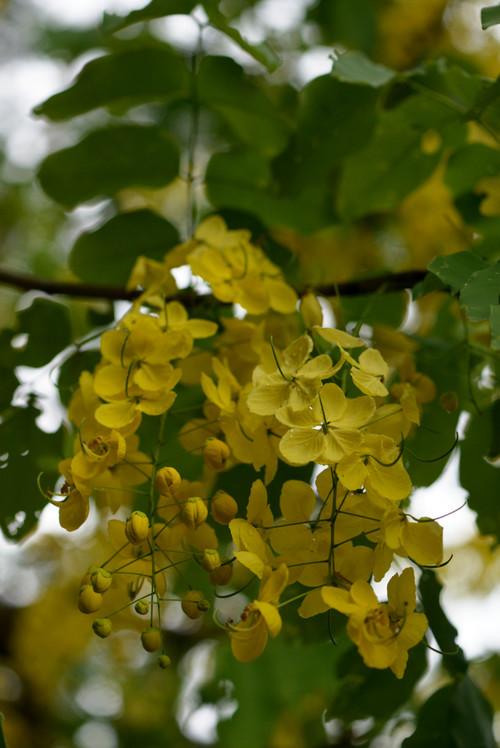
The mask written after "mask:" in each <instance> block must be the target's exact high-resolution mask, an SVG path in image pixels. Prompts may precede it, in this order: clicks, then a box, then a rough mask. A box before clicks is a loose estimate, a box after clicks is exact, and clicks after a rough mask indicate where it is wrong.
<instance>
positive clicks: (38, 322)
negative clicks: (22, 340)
mask: <svg viewBox="0 0 500 748" xmlns="http://www.w3.org/2000/svg"><path fill="white" fill-rule="evenodd" d="M18 318H19V327H18V330H17V332H18V333H26V334H27V335H28V341H27V343H26V345H25V346H24V348H23V349H22V350H20V351H19V354H18V357H17V360H16V365H18V366H33V367H39V366H45V364H48V363H49V362H50V361H52V359H53V358H54V356H56V355H57V354H58V353H60V352H61V351H62V350H63V349H64V348H66V346H67V345H69V344H70V343H71V324H70V321H69V314H68V308H67V307H66V306H64V304H60V303H59V302H57V301H50V299H35V300H34V301H33V303H32V304H31V306H30V307H28V309H23V311H22V312H19V315H18Z"/></svg>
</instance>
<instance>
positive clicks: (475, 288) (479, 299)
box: [460, 262, 500, 322]
mask: <svg viewBox="0 0 500 748" xmlns="http://www.w3.org/2000/svg"><path fill="white" fill-rule="evenodd" d="M499 302H500V262H497V263H495V264H494V265H490V266H489V267H487V268H486V269H484V270H477V271H476V272H475V273H473V274H472V275H471V277H470V278H469V280H468V281H467V283H466V284H465V286H464V287H463V289H462V291H461V293H460V306H461V307H465V311H466V313H467V316H468V318H469V319H470V320H471V322H480V321H481V320H485V319H489V317H490V312H491V307H492V306H496V305H497V304H498V303H499Z"/></svg>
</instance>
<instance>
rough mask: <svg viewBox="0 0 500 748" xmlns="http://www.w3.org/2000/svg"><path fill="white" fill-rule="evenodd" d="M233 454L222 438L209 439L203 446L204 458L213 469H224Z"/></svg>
mask: <svg viewBox="0 0 500 748" xmlns="http://www.w3.org/2000/svg"><path fill="white" fill-rule="evenodd" d="M230 455H231V450H230V449H229V447H228V446H227V444H226V443H225V442H222V441H221V440H220V439H207V443H206V444H205V446H204V447H203V459H204V460H205V462H206V464H207V465H208V466H209V467H211V468H212V470H217V471H219V470H224V468H225V467H226V463H227V461H228V459H229V457H230Z"/></svg>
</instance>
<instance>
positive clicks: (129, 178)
mask: <svg viewBox="0 0 500 748" xmlns="http://www.w3.org/2000/svg"><path fill="white" fill-rule="evenodd" d="M178 172H179V149H178V147H177V145H176V144H175V143H174V142H173V141H172V140H171V138H170V136H169V135H168V134H167V133H166V132H165V130H163V129H162V128H160V127H153V126H151V127H146V126H141V125H119V126H115V127H107V128H104V129H101V130H94V131H93V132H91V133H89V134H88V135H86V136H85V137H84V138H83V140H81V141H80V142H79V143H78V144H77V145H75V146H72V147H71V148H65V149H64V150H62V151H57V152H56V153H52V154H51V155H50V156H48V157H47V158H46V159H45V161H44V162H43V163H42V165H41V167H40V170H39V172H38V178H39V180H40V183H41V185H42V187H43V189H44V190H45V192H46V193H47V194H48V195H49V197H52V198H53V199H54V200H57V201H58V202H60V203H62V204H63V205H67V206H69V207H74V206H75V205H77V204H78V203H82V202H85V201H87V200H90V199H92V198H95V197H102V196H113V195H114V194H115V193H116V192H117V191H118V190H120V189H123V188H125V187H139V186H141V187H163V186H165V185H166V184H169V183H170V182H171V181H172V180H173V179H174V178H175V177H176V176H177V174H178Z"/></svg>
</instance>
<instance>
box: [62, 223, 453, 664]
mask: <svg viewBox="0 0 500 748" xmlns="http://www.w3.org/2000/svg"><path fill="white" fill-rule="evenodd" d="M181 264H189V265H190V267H191V269H192V271H193V273H194V274H196V275H198V276H201V277H202V278H203V279H204V280H205V281H207V282H208V283H210V285H211V288H212V291H213V295H214V297H215V298H216V299H218V300H220V301H222V302H226V303H237V304H239V305H240V306H241V307H243V309H244V310H245V311H246V313H247V316H245V318H244V319H237V318H234V317H231V316H228V314H227V309H226V311H225V313H224V315H223V316H221V317H220V319H219V320H218V322H217V323H216V322H214V321H213V319H206V318H203V317H200V318H198V317H190V316H189V315H188V312H187V310H186V308H185V307H184V306H182V305H181V304H180V303H179V302H178V301H175V300H169V298H170V299H171V296H172V294H173V293H174V292H175V283H174V280H173V277H172V274H171V272H170V271H171V269H172V268H173V267H175V266H176V265H181ZM131 283H133V284H138V285H140V286H141V289H142V293H141V295H140V297H139V299H138V300H137V301H136V302H135V303H134V304H133V305H132V308H131V309H130V311H129V312H128V313H127V314H126V315H125V316H124V317H123V318H122V319H121V320H120V321H119V322H118V324H117V325H116V327H115V328H114V329H112V330H108V331H107V332H105V333H104V334H103V335H102V338H101V356H102V358H101V361H100V363H99V365H98V366H97V367H96V369H95V371H94V372H92V373H91V372H87V371H86V372H83V373H82V375H81V377H80V381H79V387H78V389H77V390H76V392H75V393H74V395H73V397H72V400H71V403H70V406H69V410H68V417H69V419H70V421H71V422H72V423H73V424H74V425H75V430H76V436H75V439H74V445H73V455H72V456H71V457H68V458H67V459H65V460H63V462H62V463H61V465H60V472H61V475H62V480H63V483H62V486H61V487H60V489H59V491H58V494H59V498H54V497H55V494H51V496H49V501H51V502H52V503H53V504H55V505H56V506H58V508H59V518H60V523H61V525H62V526H63V527H64V528H66V529H67V530H69V531H72V530H75V529H77V528H78V527H80V525H82V524H83V522H85V520H86V518H87V515H88V512H89V501H90V497H91V495H93V496H94V497H95V499H96V501H97V503H98V505H99V506H100V507H101V508H102V510H103V513H104V512H105V511H107V512H108V513H111V514H114V513H116V512H118V511H119V510H120V511H123V509H121V507H122V506H123V507H124V508H125V511H124V514H123V517H122V518H113V519H110V520H109V521H108V536H109V555H108V558H107V559H105V560H103V561H101V562H100V563H99V565H93V566H91V567H90V568H89V570H88V572H87V574H86V575H85V577H84V579H83V581H82V587H81V590H80V595H79V601H78V604H79V608H80V610H81V611H82V612H84V613H95V612H97V611H98V610H101V607H102V606H103V605H104V604H105V600H106V594H107V592H108V590H110V589H118V590H123V592H124V593H125V594H126V595H128V602H127V603H126V605H125V606H124V607H125V608H128V607H133V608H134V610H135V613H137V614H138V615H139V616H143V615H148V616H149V626H148V627H147V628H145V629H144V630H143V631H142V635H141V641H142V645H143V647H144V648H145V649H146V650H147V651H156V650H158V649H160V648H162V646H163V638H164V637H163V630H162V617H161V616H162V610H163V608H164V606H165V605H172V604H174V605H175V604H180V605H181V608H182V610H183V612H184V614H185V615H186V616H187V617H188V618H191V619H196V618H199V617H201V616H202V615H203V613H204V612H205V611H207V610H208V609H209V608H210V602H209V600H208V598H210V597H211V594H213V593H211V592H210V589H214V588H215V589H216V588H217V586H219V585H225V584H229V583H231V580H232V577H233V572H236V571H237V570H238V573H236V574H235V577H236V578H238V577H239V578H240V579H241V577H242V574H244V573H246V574H247V576H250V578H251V575H254V576H255V577H257V578H258V579H260V589H259V592H258V595H257V598H256V599H254V600H253V601H249V602H248V604H247V605H246V606H245V608H244V610H243V612H242V614H241V620H240V621H239V622H237V623H236V624H235V623H234V622H233V621H232V620H228V622H227V624H226V626H225V628H226V630H227V631H228V633H229V635H230V637H231V646H232V651H233V653H234V655H235V657H236V658H237V659H238V660H240V661H242V662H248V661H250V660H253V659H255V658H256V657H258V656H259V654H260V653H261V652H262V651H263V649H264V647H265V646H266V642H267V639H268V635H269V634H270V635H271V636H272V637H274V636H277V634H278V633H279V632H280V630H281V627H282V620H281V615H280V612H279V609H280V608H281V607H282V606H283V605H285V604H288V603H291V602H292V600H297V599H299V600H300V601H301V604H300V608H299V615H300V616H302V617H303V618H307V617H310V616H313V615H318V614H321V613H324V612H325V611H328V610H330V609H335V610H337V611H340V612H341V613H343V614H345V615H346V616H348V623H347V633H348V635H349V636H350V638H351V639H352V640H353V642H354V643H355V644H356V645H357V646H358V649H359V652H360V654H361V656H362V657H363V660H364V661H365V663H366V664H367V665H368V666H371V667H375V668H387V667H390V668H391V669H392V670H393V672H394V673H395V674H396V676H397V677H402V675H403V672H404V669H405V666H406V660H407V657H408V654H407V653H408V649H409V648H411V647H413V646H414V645H415V644H417V643H418V642H419V641H420V640H421V639H422V637H423V635H424V633H425V630H426V627H427V621H426V618H425V616H424V615H423V614H422V613H417V612H415V605H416V594H415V579H414V572H413V568H411V567H409V566H407V567H406V568H405V569H404V570H403V571H402V573H400V574H396V575H394V576H392V578H391V579H390V581H389V583H388V602H387V603H379V602H378V600H377V598H376V596H375V593H374V591H373V589H372V588H371V586H370V584H369V581H370V580H371V579H374V580H375V581H380V580H381V579H382V578H383V577H384V576H385V575H386V574H387V572H388V571H389V570H390V568H391V565H392V564H393V561H394V558H395V557H398V558H399V559H409V560H410V561H412V562H413V563H414V564H417V565H424V566H425V565H430V566H433V565H437V564H439V563H440V562H441V560H442V529H441V527H440V526H439V525H438V523H437V522H436V521H435V520H433V519H431V518H427V517H424V518H420V519H416V518H414V517H413V516H412V515H410V514H409V513H408V512H407V511H405V508H406V504H405V502H406V500H407V498H408V497H409V495H410V492H411V489H412V483H411V479H410V476H409V475H408V473H407V471H406V469H405V466H404V463H403V453H404V440H405V438H406V437H407V436H408V434H409V433H410V432H411V431H412V430H413V429H415V428H416V427H417V426H418V424H419V422H420V415H421V411H422V405H423V404H425V402H428V401H429V400H430V399H432V398H433V397H434V396H435V392H434V390H433V384H432V382H431V381H430V380H428V379H427V378H426V377H424V376H423V375H420V374H419V373H418V372H416V370H415V367H414V365H413V361H412V359H411V356H410V355H409V354H406V355H405V356H403V357H402V359H401V361H399V363H398V365H392V364H391V365H389V363H388V362H386V360H385V359H384V357H383V356H382V354H381V352H380V351H379V350H378V349H377V348H376V347H367V346H366V342H365V340H363V339H362V338H360V337H359V336H358V335H357V334H356V333H355V332H354V333H353V334H350V333H348V332H346V331H345V330H341V329H335V328H333V327H329V326H326V325H324V324H323V315H322V311H321V307H320V304H319V302H318V300H317V298H316V297H315V296H314V294H313V293H308V294H306V295H305V296H303V298H302V299H301V301H300V305H299V310H298V312H297V310H296V306H297V295H296V293H295V291H294V290H293V289H292V288H291V287H290V286H289V285H288V284H287V282H286V281H285V279H284V277H283V274H282V273H281V271H280V270H279V268H277V267H276V266H275V265H274V264H273V263H272V262H271V261H270V260H269V259H268V258H267V257H266V256H265V254H264V253H263V251H262V250H261V249H260V248H259V247H257V246H255V245H254V244H252V242H251V241H250V234H249V232H247V231H244V230H239V231H232V230H229V229H228V228H227V226H226V225H225V223H224V221H223V220H222V219H221V218H220V217H218V216H213V217H211V218H209V219H207V220H206V221H204V222H203V223H202V224H200V226H199V227H198V229H197V230H196V232H195V234H194V237H193V238H192V239H191V240H189V241H188V242H186V243H185V244H182V245H179V247H177V248H175V249H174V250H173V251H171V252H170V253H168V255H167V256H166V258H165V262H164V263H155V262H153V261H150V260H146V259H145V258H141V259H140V260H139V261H138V263H137V265H136V267H135V268H134V271H133V273H132V278H131ZM205 308H206V307H205ZM212 316H213V313H212ZM197 341H201V343H197ZM197 346H201V347H197ZM193 362H194V365H190V363H193ZM185 381H189V384H193V383H195V384H197V385H198V392H199V394H200V397H201V398H204V401H202V402H200V400H198V401H197V403H196V404H195V406H194V408H195V409H196V410H197V411H198V412H197V413H195V415H194V416H193V417H189V416H188V415H187V416H186V417H183V416H182V413H183V412H184V411H185V409H183V408H181V409H179V410H176V409H175V408H173V406H174V403H175V402H176V398H177V397H178V394H179V392H180V391H182V390H183V387H184V384H183V383H184V382H185ZM185 390H186V388H185V387H184V391H185ZM152 429H153V431H152ZM172 432H175V437H176V438H175V444H176V445H177V446H176V448H178V449H179V450H180V456H181V463H179V464H184V463H182V458H183V456H184V457H186V456H187V455H191V456H192V457H191V458H190V459H191V460H192V465H194V467H191V468H189V469H188V470H187V473H186V476H184V475H182V473H183V470H182V469H180V468H179V470H180V472H179V470H178V468H177V467H174V465H177V463H176V459H178V455H176V454H175V452H173V451H172V452H170V451H169V449H168V444H169V434H171V433H172ZM151 433H154V434H156V442H155V441H154V438H153V441H151ZM197 456H198V457H197ZM280 461H281V462H282V463H284V464H285V465H286V466H288V467H287V468H286V470H287V471H288V475H293V474H294V467H295V466H305V465H310V466H311V468H312V467H313V466H314V465H316V466H317V468H316V470H315V476H316V477H315V482H314V486H315V488H313V487H312V484H311V483H309V482H305V481H303V480H296V479H294V478H291V479H288V480H285V481H284V482H283V483H282V485H281V486H280V492H279V493H280V498H279V509H278V507H277V506H273V507H271V505H270V503H269V502H268V493H267V488H266V487H267V486H268V485H269V484H270V483H271V482H272V481H274V480H275V478H276V473H277V469H278V464H279V462H280ZM188 464H189V463H188ZM238 464H246V465H251V466H252V467H253V469H254V470H255V471H256V476H255V480H254V481H253V483H252V485H251V487H249V489H245V487H244V486H241V488H240V490H239V494H238V495H237V496H235V497H233V496H230V495H229V494H228V493H227V492H226V491H224V490H222V489H220V488H218V485H217V483H218V476H219V474H221V473H223V472H225V471H228V470H231V469H232V468H233V467H234V466H236V465H238ZM188 478H189V479H188ZM276 480H277V479H276ZM247 496H248V501H247ZM245 505H246V506H245ZM274 515H276V516H274ZM213 523H215V524H216V525H219V526H220V530H219V532H218V533H216V532H215V530H214V527H213ZM225 528H227V529H225ZM224 532H225V533H226V536H225V539H223V538H224ZM198 567H201V568H202V569H203V570H204V573H205V575H206V579H207V587H205V588H204V589H203V591H202V590H199V589H197V586H198V583H196V584H195V583H191V582H190V578H192V579H194V578H196V579H199V568H198ZM195 568H196V569H197V571H196V572H195V573H194V572H193V573H191V572H190V569H193V570H194V569H195ZM210 585H211V586H212V587H210ZM287 590H290V594H289V595H288V597H287V598H286V599H284V598H285V595H286V591H287ZM120 610H122V608H120ZM116 612H118V611H113V610H111V611H110V612H108V613H107V615H106V616H104V617H102V618H98V619H96V620H95V621H94V624H93V627H94V631H95V632H96V634H97V635H98V636H100V637H102V638H105V637H107V636H108V635H109V634H110V633H111V630H112V624H111V617H112V616H113V615H114V614H115V613H116ZM159 664H160V666H161V667H166V666H167V665H168V656H167V655H166V653H165V652H163V653H162V655H161V656H160V660H159Z"/></svg>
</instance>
